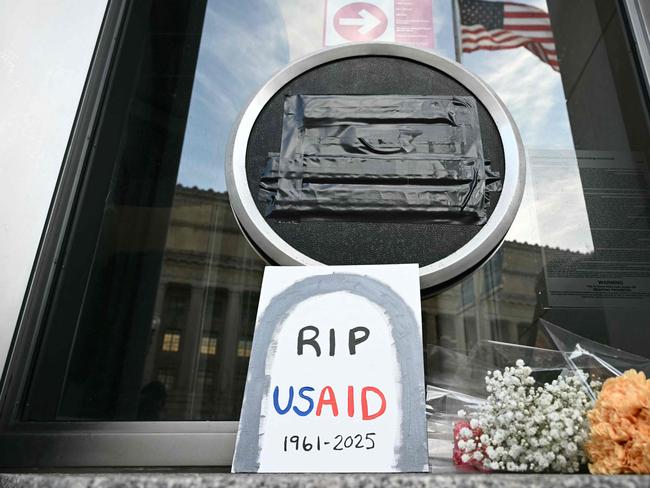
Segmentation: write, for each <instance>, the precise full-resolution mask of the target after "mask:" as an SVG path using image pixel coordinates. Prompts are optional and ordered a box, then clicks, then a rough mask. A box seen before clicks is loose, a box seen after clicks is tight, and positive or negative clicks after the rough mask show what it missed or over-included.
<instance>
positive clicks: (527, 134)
mask: <svg viewBox="0 0 650 488" xmlns="http://www.w3.org/2000/svg"><path fill="white" fill-rule="evenodd" d="M325 1H326V0H277V1H276V0H241V1H238V2H220V1H217V0H208V1H205V0H203V1H201V0H199V1H191V2H190V1H187V2H155V1H141V2H131V3H130V7H129V12H128V15H127V17H126V19H127V20H126V24H125V28H124V33H123V39H122V42H121V44H120V48H119V50H118V55H117V58H116V60H115V62H114V64H113V66H112V74H111V78H110V84H109V88H108V92H107V93H106V97H105V104H104V106H103V112H102V114H101V117H100V121H99V126H98V127H97V130H96V132H95V136H94V138H95V139H94V141H93V147H94V149H93V151H92V154H91V155H90V157H89V159H88V161H86V169H85V174H84V180H83V188H82V192H81V194H80V195H79V203H78V205H77V207H76V212H75V216H74V221H73V223H72V225H71V228H70V229H69V232H68V234H67V241H66V248H65V253H64V255H63V256H62V259H61V263H62V266H61V268H60V270H59V272H58V274H57V276H56V282H55V287H54V292H53V293H52V296H51V297H50V302H49V307H48V314H47V317H46V318H45V321H44V324H43V325H44V328H43V330H44V332H43V335H42V337H41V338H40V340H39V348H38V351H37V355H36V359H35V363H34V365H33V369H32V370H31V371H32V373H31V377H30V382H29V387H28V391H27V395H26V398H25V402H24V404H23V411H22V418H24V419H26V420H43V421H55V420H65V421H70V420H236V419H237V418H238V416H239V410H240V407H241V400H242V395H243V388H244V383H245V380H246V371H247V365H248V358H249V356H250V350H251V345H252V337H253V328H254V320H255V314H256V307H257V300H258V298H259V287H260V283H261V277H262V271H263V268H264V263H263V261H262V260H261V259H260V258H259V257H258V255H257V254H256V253H255V251H254V250H253V248H252V247H251V246H250V245H249V244H248V242H247V241H246V239H245V238H244V236H243V235H242V234H241V232H240V230H239V227H238V225H237V223H236V222H235V220H234V218H233V215H232V212H231V209H230V205H229V201H228V195H227V193H226V188H225V181H224V158H225V154H226V148H227V144H228V140H229V137H230V135H231V132H232V129H233V125H234V123H235V120H236V118H237V116H238V114H239V112H240V111H241V110H242V109H243V108H244V106H245V104H246V102H247V101H248V99H249V98H250V97H251V96H252V95H253V94H254V93H255V92H256V91H257V90H258V89H259V88H260V86H261V85H262V84H263V83H264V82H265V81H266V80H267V79H268V78H269V77H270V76H271V75H272V74H273V73H274V72H276V71H277V70H279V69H281V68H282V67H284V66H286V65H287V64H288V63H290V62H291V61H293V60H295V59H297V58H299V57H301V56H304V55H306V54H309V53H311V52H314V51H316V50H318V49H321V48H322V47H323V39H324V37H323V33H324V26H325V22H326V19H325V16H324V12H325V10H326V9H325ZM422 3H423V4H425V5H426V4H427V2H426V1H423V2H422ZM460 3H462V2H460ZM524 3H527V4H529V5H533V6H535V7H538V8H540V9H542V10H543V11H546V12H548V13H549V22H550V25H551V32H545V33H544V35H545V36H552V40H549V39H547V38H545V40H544V41H543V42H541V43H538V44H540V46H541V47H539V46H537V47H535V46H536V45H535V43H533V42H529V43H528V44H526V46H523V45H522V46H519V47H508V48H507V49H506V48H504V49H474V47H476V46H473V47H472V46H471V39H469V38H466V39H465V40H464V42H463V45H464V47H465V50H466V51H472V52H463V53H462V54H461V57H460V61H461V62H462V64H464V65H465V66H466V67H467V68H468V69H470V70H471V71H473V72H475V73H476V74H478V75H479V76H480V77H482V78H483V79H484V80H485V81H486V82H487V83H488V84H489V85H490V86H491V87H492V88H493V89H494V90H495V91H496V92H497V94H498V95H499V96H500V97H501V98H502V99H503V100H504V102H505V103H506V105H507V106H508V107H509V109H510V110H511V112H512V114H513V117H514V118H515V120H516V122H517V124H518V126H519V128H520V130H521V134H522V138H523V141H524V144H525V147H526V150H527V157H528V173H527V174H528V181H527V187H526V194H525V196H524V201H523V203H522V206H521V209H520V211H519V214H518V216H517V219H516V221H515V224H514V225H513V227H512V229H511V231H510V233H509V234H508V236H507V238H506V240H505V242H504V244H503V246H502V247H501V249H500V250H499V251H498V252H496V253H495V254H494V255H493V256H492V257H491V258H490V259H489V260H488V261H487V262H486V263H485V264H484V265H483V266H482V267H480V268H479V269H477V270H476V271H474V272H473V273H472V274H470V275H468V276H467V277H466V278H465V279H464V280H463V281H462V283H459V284H457V285H456V286H453V287H451V288H449V289H447V290H445V291H442V292H440V293H438V294H436V295H435V296H432V297H428V298H425V299H424V300H423V301H422V308H423V320H424V337H425V343H426V346H427V347H425V351H427V350H428V348H430V347H435V346H441V347H443V348H445V349H448V350H452V351H455V352H459V353H462V354H469V353H470V352H471V351H472V349H473V348H475V347H476V345H477V344H479V343H481V342H482V341H486V340H495V341H503V342H515V343H520V344H527V345H541V346H544V347H548V346H550V344H549V343H548V340H547V338H546V337H544V336H543V334H542V333H541V332H540V330H539V329H538V328H537V326H536V322H537V319H539V318H540V317H543V318H545V319H547V320H550V321H552V322H555V323H557V324H558V325H560V326H561V327H564V328H567V329H570V330H572V331H574V332H577V333H579V334H581V335H584V336H586V337H589V338H591V339H594V340H597V341H600V342H603V343H606V344H611V345H614V346H616V347H620V348H623V349H627V350H629V351H631V352H637V353H639V354H647V351H648V350H650V343H649V342H648V341H650V339H647V338H646V337H648V334H647V333H645V332H646V331H647V316H648V313H649V312H650V246H648V240H649V239H650V191H649V185H650V176H649V175H650V173H649V168H648V159H647V158H648V154H650V150H649V149H650V147H649V145H650V138H649V137H648V136H649V134H650V130H649V129H648V113H647V103H646V99H645V95H644V93H643V89H642V86H641V82H640V79H639V77H638V74H637V70H636V64H635V63H636V62H635V59H634V58H633V56H632V54H631V44H630V41H629V35H628V33H627V32H626V25H625V22H624V19H623V17H622V14H621V11H620V7H619V3H618V2H617V1H615V0H602V1H601V0H599V1H595V0H585V1H580V2H566V1H560V0H548V2H546V1H544V0H525V1H524ZM451 6H452V3H451V0H432V2H431V8H430V9H429V10H427V9H425V10H423V11H422V12H420V13H418V15H420V16H422V18H425V17H427V16H428V15H429V14H430V17H431V18H432V19H433V23H432V25H433V35H434V39H433V44H434V47H433V50H434V51H435V52H437V53H439V54H441V55H443V56H447V57H449V58H455V57H456V54H455V44H454V43H455V36H454V28H455V27H454V26H455V24H454V21H453V16H452V8H451ZM427 12H428V13H427ZM575 19H581V21H580V22H575ZM461 20H462V21H463V22H466V23H467V22H470V20H471V19H469V18H466V17H464V18H462V19H461ZM471 21H472V22H482V20H481V19H478V20H477V19H474V20H471ZM427 25H428V24H427ZM456 30H457V31H460V30H461V29H460V28H459V27H456ZM461 37H462V36H459V37H458V38H459V39H460V38H461ZM544 44H546V46H544ZM551 45H553V46H554V49H555V53H556V54H552V53H551V52H550V50H551V47H550V46H551ZM502 47H503V46H502ZM527 47H528V48H527ZM540 49H542V51H543V52H542V51H540ZM544 50H545V51H544ZM545 56H546V58H545ZM553 56H555V57H553ZM556 58H557V60H556ZM405 83H408V80H405ZM427 357H428V362H427V373H431V372H432V371H444V370H445V368H447V367H448V366H449V365H446V364H445V363H444V361H443V360H442V358H441V357H440V356H435V357H433V356H431V357H429V356H427Z"/></svg>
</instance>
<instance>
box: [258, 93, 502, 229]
mask: <svg viewBox="0 0 650 488" xmlns="http://www.w3.org/2000/svg"><path fill="white" fill-rule="evenodd" d="M500 188H501V187H500V180H499V173H498V172H497V171H494V170H492V169H491V167H490V161H487V160H485V159H484V157H483V144H482V141H481V132H480V126H479V117H478V112H477V108H476V102H475V100H474V98H473V97H471V96H408V95H356V96H346V95H290V96H287V97H286V98H285V100H284V114H283V124H282V143H281V149H280V153H279V154H277V153H269V159H268V161H267V164H266V167H265V168H264V171H263V174H262V176H261V179H260V199H262V200H264V201H265V202H266V215H270V216H274V217H282V216H283V215H284V216H289V217H297V218H300V219H304V218H322V219H347V220H358V219H372V218H373V217H375V218H381V219H391V218H393V219H400V220H403V219H412V218H417V219H428V220H432V221H436V222H444V223H454V224H455V223H473V224H476V225H482V224H483V223H485V221H486V220H487V217H486V207H487V206H488V205H489V200H488V197H489V192H490V191H496V190H500Z"/></svg>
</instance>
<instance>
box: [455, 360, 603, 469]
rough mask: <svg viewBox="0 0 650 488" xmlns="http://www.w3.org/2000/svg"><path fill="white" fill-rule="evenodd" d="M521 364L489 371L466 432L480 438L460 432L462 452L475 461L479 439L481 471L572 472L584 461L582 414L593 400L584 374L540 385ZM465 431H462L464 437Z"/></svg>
mask: <svg viewBox="0 0 650 488" xmlns="http://www.w3.org/2000/svg"><path fill="white" fill-rule="evenodd" d="M531 374H532V369H531V368H530V367H528V366H526V365H525V363H524V361H523V360H521V359H520V360H517V361H516V362H515V366H513V367H506V368H504V370H503V371H499V370H494V371H488V372H487V376H486V377H485V385H486V390H487V392H488V393H489V395H488V398H487V401H486V402H485V404H484V405H483V406H482V408H481V410H480V412H479V414H478V416H477V418H475V419H472V420H471V421H470V422H471V423H470V427H472V429H474V428H475V427H477V426H480V427H481V429H482V434H481V436H480V439H476V442H475V440H474V439H472V440H470V438H471V437H472V431H471V430H470V429H468V428H465V429H462V430H461V431H460V436H461V438H464V439H466V440H467V441H466V442H464V443H463V447H462V448H461V451H463V452H464V453H465V454H466V455H467V456H468V459H469V458H470V456H475V452H479V451H475V449H476V447H477V444H478V440H480V445H481V448H482V449H483V448H484V450H483V452H482V453H481V457H482V459H477V460H478V461H481V460H482V463H483V465H484V466H486V467H489V468H490V469H493V470H507V471H535V472H542V471H554V472H568V473H572V472H576V471H578V470H579V469H580V466H581V465H583V464H584V463H585V462H586V458H585V453H584V448H583V445H584V442H585V440H586V439H587V428H588V424H587V419H586V413H587V411H588V410H589V409H590V408H591V405H592V400H591V399H590V397H589V396H588V395H587V393H586V392H585V391H584V390H583V388H582V384H584V383H585V381H586V378H587V375H586V374H585V373H583V372H581V371H578V372H577V373H575V375H574V376H566V377H565V376H560V377H559V378H558V379H556V380H554V381H552V382H551V383H550V384H548V383H547V384H544V385H541V386H538V385H536V384H535V379H534V378H533V377H532V376H531ZM464 431H466V432H464ZM459 446H460V443H459Z"/></svg>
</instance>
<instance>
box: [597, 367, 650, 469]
mask: <svg viewBox="0 0 650 488" xmlns="http://www.w3.org/2000/svg"><path fill="white" fill-rule="evenodd" d="M587 417H588V418H589V424H590V426H591V432H590V437H589V440H588V441H587V443H586V446H585V447H586V450H587V455H588V456H589V460H590V464H589V471H591V472H592V473H595V474H617V473H650V380H649V379H646V377H645V374H644V373H643V372H639V373H637V372H636V371H635V370H633V369H630V370H628V371H626V372H625V373H624V374H623V375H622V376H619V377H617V378H609V379H608V380H607V381H605V383H604V384H603V388H602V390H601V392H600V394H599V395H598V399H597V400H596V405H595V406H594V408H593V410H591V411H590V412H589V413H588V414H587Z"/></svg>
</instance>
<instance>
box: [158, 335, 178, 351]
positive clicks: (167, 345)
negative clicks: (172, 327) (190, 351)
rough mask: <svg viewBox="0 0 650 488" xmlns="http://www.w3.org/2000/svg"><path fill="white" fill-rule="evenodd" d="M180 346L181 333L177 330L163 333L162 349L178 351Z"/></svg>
mask: <svg viewBox="0 0 650 488" xmlns="http://www.w3.org/2000/svg"><path fill="white" fill-rule="evenodd" d="M180 347H181V334H180V332H178V331H168V332H165V333H164V334H163V340H162V350H163V351H165V352H178V351H179V349H180Z"/></svg>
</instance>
